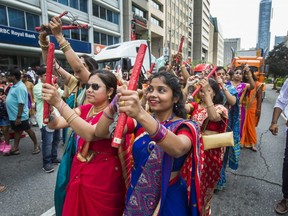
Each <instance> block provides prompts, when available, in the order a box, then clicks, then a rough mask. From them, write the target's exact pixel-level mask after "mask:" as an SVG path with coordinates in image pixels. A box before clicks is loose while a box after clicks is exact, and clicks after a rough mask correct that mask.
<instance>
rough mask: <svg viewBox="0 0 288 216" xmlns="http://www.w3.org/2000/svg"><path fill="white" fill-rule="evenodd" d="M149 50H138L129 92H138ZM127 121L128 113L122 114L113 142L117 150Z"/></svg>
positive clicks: (144, 46) (143, 45) (144, 45)
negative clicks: (142, 69) (140, 77)
mask: <svg viewBox="0 0 288 216" xmlns="http://www.w3.org/2000/svg"><path fill="white" fill-rule="evenodd" d="M146 49H147V45H146V44H141V45H140V48H139V50H138V53H137V56H136V60H135V64H134V67H133V71H132V75H131V78H130V81H129V85H128V89H129V90H136V87H137V83H138V79H139V76H140V73H141V68H142V64H143V60H144V56H145V52H146ZM126 121H127V115H126V113H120V115H119V118H118V122H117V125H116V129H115V132H114V138H113V141H112V144H111V146H112V147H115V148H119V147H120V144H121V141H122V136H123V131H124V127H125V125H126Z"/></svg>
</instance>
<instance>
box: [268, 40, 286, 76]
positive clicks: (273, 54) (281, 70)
mask: <svg viewBox="0 0 288 216" xmlns="http://www.w3.org/2000/svg"><path fill="white" fill-rule="evenodd" d="M266 64H268V65H269V75H273V76H274V77H284V76H286V75H287V74H288V68H287V65H288V47H287V46H286V45H285V44H284V43H281V44H279V45H277V46H275V47H274V49H273V50H271V51H270V52H269V55H268V57H267V59H266Z"/></svg>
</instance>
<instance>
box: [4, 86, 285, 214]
mask: <svg viewBox="0 0 288 216" xmlns="http://www.w3.org/2000/svg"><path fill="white" fill-rule="evenodd" d="M277 96H278V94H277V93H276V92H275V91H272V90H271V86H268V87H267V91H266V98H265V99H264V101H263V107H262V116H261V120H260V123H259V126H258V129H257V132H258V152H253V151H251V150H249V149H243V150H242V151H241V158H240V165H239V169H238V170H237V171H232V170H230V169H227V176H228V181H227V187H226V189H225V190H224V191H221V192H218V193H217V194H215V196H214V199H213V200H212V215H217V216H218V215H219V216H225V215H229V216H234V215H235V216H238V215H239V216H248V215H249V216H250V215H257V216H258V215H259V216H273V215H276V213H274V204H275V202H276V200H278V199H281V198H282V193H281V175H282V164H283V155H284V144H285V126H284V123H285V122H284V119H282V118H281V119H279V125H281V126H280V130H279V134H278V136H276V137H274V136H272V135H271V134H270V132H268V131H267V130H268V127H269V124H270V122H271V115H272V111H273V106H274V103H275V99H276V97H277ZM34 129H35V132H36V135H37V138H38V140H39V142H40V131H39V129H38V128H34ZM11 143H13V141H11ZM32 149H33V145H32V142H31V140H30V138H29V137H26V138H23V139H22V140H21V143H20V151H21V154H20V155H18V156H9V157H4V156H1V155H0V182H1V183H3V184H5V185H6V186H7V190H6V191H5V192H3V193H0V215H1V216H22V215H23V216H24V215H25V216H26V215H27V216H28V215H29V216H33V215H36V216H39V215H42V214H43V213H45V212H46V215H53V209H51V208H52V207H53V192H54V186H55V179H56V174H57V166H55V172H54V173H51V174H46V173H44V172H43V170H42V155H41V154H38V155H32V154H31V152H32ZM59 152H60V153H59V155H62V152H63V147H62V145H61V146H60V147H59ZM48 210H50V211H49V212H48V213H47V211H48ZM51 212H52V214H51Z"/></svg>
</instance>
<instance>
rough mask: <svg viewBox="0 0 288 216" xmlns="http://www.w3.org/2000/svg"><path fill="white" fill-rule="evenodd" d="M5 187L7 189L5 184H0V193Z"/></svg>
mask: <svg viewBox="0 0 288 216" xmlns="http://www.w3.org/2000/svg"><path fill="white" fill-rule="evenodd" d="M6 189H7V188H6V186H4V185H0V193H1V192H3V191H5V190H6Z"/></svg>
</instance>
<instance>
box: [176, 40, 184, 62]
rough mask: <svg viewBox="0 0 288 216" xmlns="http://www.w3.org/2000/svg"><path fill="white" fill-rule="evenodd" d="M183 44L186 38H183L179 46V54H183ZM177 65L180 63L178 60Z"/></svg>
mask: <svg viewBox="0 0 288 216" xmlns="http://www.w3.org/2000/svg"><path fill="white" fill-rule="evenodd" d="M183 43H184V36H182V37H181V40H180V44H179V47H178V53H182V49H183ZM176 63H179V59H178V58H176Z"/></svg>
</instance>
